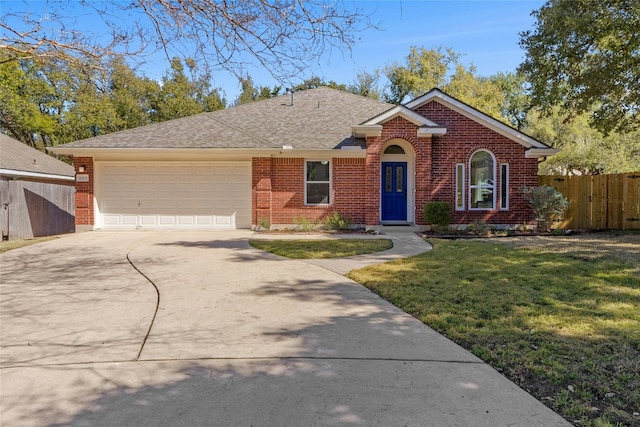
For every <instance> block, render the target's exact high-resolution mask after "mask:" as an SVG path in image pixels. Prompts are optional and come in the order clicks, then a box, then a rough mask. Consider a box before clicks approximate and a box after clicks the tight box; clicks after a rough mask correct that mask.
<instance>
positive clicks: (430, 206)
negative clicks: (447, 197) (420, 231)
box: [422, 202, 451, 228]
mask: <svg viewBox="0 0 640 427" xmlns="http://www.w3.org/2000/svg"><path fill="white" fill-rule="evenodd" d="M422 218H424V220H425V222H426V223H427V224H431V225H435V226H438V227H442V228H444V227H447V226H449V223H450V222H451V205H450V204H449V203H447V202H429V203H425V205H424V207H423V208H422Z"/></svg>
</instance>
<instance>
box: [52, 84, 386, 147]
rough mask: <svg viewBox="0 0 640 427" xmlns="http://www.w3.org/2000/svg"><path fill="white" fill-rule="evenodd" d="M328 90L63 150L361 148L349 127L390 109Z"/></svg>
mask: <svg viewBox="0 0 640 427" xmlns="http://www.w3.org/2000/svg"><path fill="white" fill-rule="evenodd" d="M392 107H393V105H392V104H387V103H383V102H379V101H376V100H372V99H369V98H365V97H362V96H359V95H354V94H351V93H348V92H344V91H339V90H335V89H330V88H325V87H323V88H318V89H310V90H305V91H301V92H296V93H295V94H294V95H293V105H292V104H291V95H290V94H287V95H283V96H279V97H277V98H272V99H267V100H263V101H257V102H253V103H250V104H245V105H241V106H237V107H231V108H227V109H224V110H218V111H213V112H210V113H201V114H197V115H195V116H190V117H184V118H181V119H175V120H169V121H166V122H161V123H155V124H152V125H149V126H144V127H140V128H135V129H129V130H124V131H121V132H115V133H112V134H108V135H101V136H98V137H95V138H90V139H85V140H81V141H76V142H72V143H69V144H65V145H64V146H63V147H65V148H280V147H282V146H283V145H291V146H293V147H294V148H298V149H332V148H340V147H341V146H344V145H362V144H363V143H364V141H363V140H359V139H356V138H354V137H352V135H351V126H353V125H357V124H360V123H363V122H364V121H366V120H367V119H369V118H371V117H374V116H377V115H378V114H381V113H383V112H384V111H386V110H388V109H390V108H392Z"/></svg>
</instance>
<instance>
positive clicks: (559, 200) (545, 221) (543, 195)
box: [522, 185, 569, 230]
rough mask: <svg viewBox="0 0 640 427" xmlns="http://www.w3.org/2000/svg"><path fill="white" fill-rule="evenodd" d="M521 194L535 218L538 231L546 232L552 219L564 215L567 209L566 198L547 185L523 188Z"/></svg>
mask: <svg viewBox="0 0 640 427" xmlns="http://www.w3.org/2000/svg"><path fill="white" fill-rule="evenodd" d="M522 192H523V193H524V194H525V197H526V199H527V201H528V202H529V206H531V209H532V210H533V213H534V214H535V216H536V218H535V219H536V220H537V221H538V229H539V230H547V229H548V228H549V227H550V226H551V223H552V222H553V219H554V218H556V217H561V216H562V215H564V213H565V212H566V211H567V208H568V207H569V201H568V200H567V198H566V197H564V195H563V194H562V193H561V192H559V191H558V190H556V189H555V188H553V187H549V186H547V185H542V186H540V187H525V188H523V189H522Z"/></svg>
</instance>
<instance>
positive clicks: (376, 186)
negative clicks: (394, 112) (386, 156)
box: [365, 138, 382, 226]
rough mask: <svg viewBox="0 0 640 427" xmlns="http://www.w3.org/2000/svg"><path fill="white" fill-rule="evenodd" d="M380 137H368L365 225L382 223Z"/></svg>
mask: <svg viewBox="0 0 640 427" xmlns="http://www.w3.org/2000/svg"><path fill="white" fill-rule="evenodd" d="M381 145H382V142H381V140H380V138H367V158H366V161H365V162H366V163H365V170H366V177H367V178H366V188H367V191H366V193H365V194H366V198H367V199H366V203H365V209H366V211H365V225H367V226H372V225H379V224H380V147H381Z"/></svg>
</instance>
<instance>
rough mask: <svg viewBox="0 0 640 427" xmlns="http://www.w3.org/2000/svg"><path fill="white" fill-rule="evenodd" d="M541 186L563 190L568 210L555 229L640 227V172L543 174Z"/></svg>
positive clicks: (628, 228)
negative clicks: (584, 174)
mask: <svg viewBox="0 0 640 427" xmlns="http://www.w3.org/2000/svg"><path fill="white" fill-rule="evenodd" d="M538 184H539V185H548V186H550V187H553V188H555V189H556V190H558V191H560V192H561V193H562V194H564V196H565V197H566V198H567V199H568V200H569V209H568V211H567V213H566V214H565V216H564V218H563V220H562V221H557V222H556V223H554V225H553V228H562V229H591V230H597V229H608V230H633V229H635V230H640V172H635V173H627V174H617V175H587V176H557V175H544V176H540V177H539V179H538Z"/></svg>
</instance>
